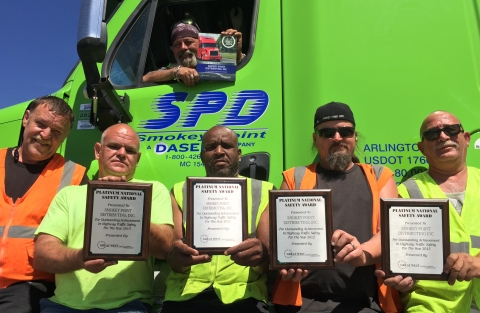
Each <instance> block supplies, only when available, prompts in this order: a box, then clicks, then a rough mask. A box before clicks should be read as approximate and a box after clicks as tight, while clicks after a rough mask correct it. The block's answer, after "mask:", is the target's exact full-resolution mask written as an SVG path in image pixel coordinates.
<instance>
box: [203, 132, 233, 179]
mask: <svg viewBox="0 0 480 313" xmlns="http://www.w3.org/2000/svg"><path fill="white" fill-rule="evenodd" d="M241 156H242V151H241V150H240V149H238V137H237V135H236V134H235V132H234V131H232V130H231V129H230V128H227V127H225V126H214V127H212V128H210V129H209V130H208V131H207V132H206V133H205V134H204V135H203V137H202V152H201V153H200V158H201V159H202V162H203V164H204V165H205V171H206V172H207V176H209V177H236V176H238V162H239V161H240V157H241Z"/></svg>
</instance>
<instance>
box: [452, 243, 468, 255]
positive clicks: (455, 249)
mask: <svg viewBox="0 0 480 313" xmlns="http://www.w3.org/2000/svg"><path fill="white" fill-rule="evenodd" d="M450 253H468V254H470V248H469V247H468V242H450Z"/></svg>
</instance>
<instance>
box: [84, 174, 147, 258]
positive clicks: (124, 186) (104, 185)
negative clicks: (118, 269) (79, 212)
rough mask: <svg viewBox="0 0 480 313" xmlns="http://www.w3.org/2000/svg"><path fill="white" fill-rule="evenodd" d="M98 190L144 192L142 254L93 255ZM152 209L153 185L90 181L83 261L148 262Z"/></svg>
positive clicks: (88, 184)
mask: <svg viewBox="0 0 480 313" xmlns="http://www.w3.org/2000/svg"><path fill="white" fill-rule="evenodd" d="M97 189H112V190H118V189H121V190H140V191H143V192H144V202H143V221H142V223H141V225H142V232H141V233H142V238H141V242H142V244H141V253H139V254H123V253H122V254H111V253H93V252H91V251H90V245H91V242H92V226H93V221H92V216H93V210H94V209H95V204H94V203H93V202H94V192H95V190H97ZM151 207H152V184H149V183H128V182H111V181H89V182H88V183H87V207H86V214H85V234H84V244H83V259H84V260H93V259H105V260H128V261H146V260H147V259H148V256H149V253H148V248H149V235H150V212H151Z"/></svg>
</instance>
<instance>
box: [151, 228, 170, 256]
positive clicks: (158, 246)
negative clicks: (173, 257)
mask: <svg viewBox="0 0 480 313" xmlns="http://www.w3.org/2000/svg"><path fill="white" fill-rule="evenodd" d="M172 242H173V228H172V226H170V225H163V224H153V223H152V224H150V238H149V243H150V245H149V248H150V254H151V255H153V256H155V257H157V258H159V259H165V258H166V256H167V253H168V251H170V249H171V248H172Z"/></svg>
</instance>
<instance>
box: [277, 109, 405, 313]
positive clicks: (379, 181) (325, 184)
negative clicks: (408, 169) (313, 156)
mask: <svg viewBox="0 0 480 313" xmlns="http://www.w3.org/2000/svg"><path fill="white" fill-rule="evenodd" d="M312 140H313V143H314V145H315V147H316V149H317V151H318V155H319V156H320V162H319V163H313V164H310V165H308V166H299V167H295V168H291V169H289V170H287V171H285V172H283V177H284V181H283V182H282V185H281V189H331V190H332V214H333V230H334V233H333V236H332V239H331V242H332V246H334V251H336V254H335V258H334V261H335V262H336V263H335V269H333V270H312V271H306V270H302V269H292V268H290V269H289V268H286V269H283V270H281V271H280V273H281V275H282V278H279V279H278V280H277V284H276V288H275V289H274V294H273V302H274V303H275V304H276V312H277V313H283V312H381V311H382V310H383V311H385V312H399V309H398V308H397V306H400V303H399V299H398V294H396V296H397V300H398V301H397V303H394V302H393V301H387V300H392V299H391V297H390V292H392V291H395V290H392V289H390V290H385V289H380V288H383V287H382V281H381V280H379V281H377V280H376V279H375V276H374V271H375V263H377V262H379V261H380V257H381V247H380V246H381V245H380V234H379V230H380V221H379V219H380V198H381V197H383V198H396V197H397V187H396V183H395V180H394V178H393V173H392V171H391V170H389V169H388V168H386V167H372V166H371V165H368V164H362V163H356V162H354V161H353V159H354V151H355V148H356V144H357V131H356V124H355V118H354V116H353V112H352V110H351V109H350V107H349V106H348V105H346V104H344V103H340V102H331V103H328V104H326V105H323V106H320V107H319V108H318V109H317V111H316V113H315V117H314V132H313V134H312ZM299 281H300V282H299Z"/></svg>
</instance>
